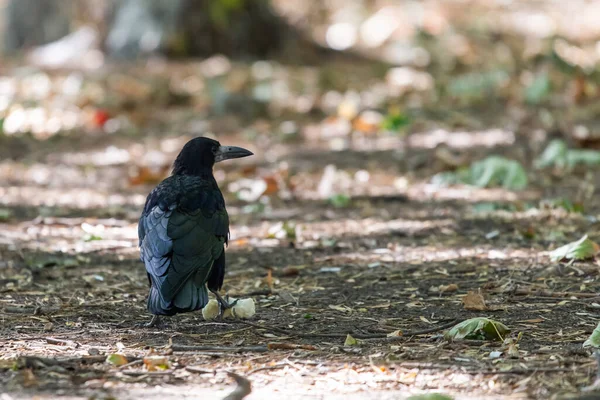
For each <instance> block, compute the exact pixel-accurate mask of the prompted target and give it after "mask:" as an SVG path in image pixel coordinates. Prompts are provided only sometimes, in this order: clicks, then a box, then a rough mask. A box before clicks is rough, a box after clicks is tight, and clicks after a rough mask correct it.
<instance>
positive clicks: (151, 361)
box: [144, 356, 169, 372]
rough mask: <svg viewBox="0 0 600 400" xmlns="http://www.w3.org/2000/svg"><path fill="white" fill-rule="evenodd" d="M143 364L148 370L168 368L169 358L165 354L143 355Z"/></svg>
mask: <svg viewBox="0 0 600 400" xmlns="http://www.w3.org/2000/svg"><path fill="white" fill-rule="evenodd" d="M144 365H145V366H146V369H147V370H148V371H151V372H152V371H157V370H165V369H169V359H168V358H167V357H165V356H148V357H144Z"/></svg>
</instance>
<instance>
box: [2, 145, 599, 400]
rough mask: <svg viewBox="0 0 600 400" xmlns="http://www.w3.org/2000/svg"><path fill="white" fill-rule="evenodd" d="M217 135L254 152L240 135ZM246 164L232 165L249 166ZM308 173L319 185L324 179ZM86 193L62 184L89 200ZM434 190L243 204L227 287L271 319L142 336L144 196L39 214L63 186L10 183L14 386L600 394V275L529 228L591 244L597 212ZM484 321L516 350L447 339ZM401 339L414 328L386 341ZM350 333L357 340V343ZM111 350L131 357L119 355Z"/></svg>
mask: <svg viewBox="0 0 600 400" xmlns="http://www.w3.org/2000/svg"><path fill="white" fill-rule="evenodd" d="M220 139H221V141H222V142H223V143H236V144H239V143H240V141H241V142H242V144H244V143H243V139H241V138H239V137H236V136H223V137H221V138H220ZM56 146H57V148H58V147H60V146H61V143H60V141H59V142H58V144H57V145H56ZM303 150H304V149H303V148H302V146H300V147H298V146H295V147H294V152H295V153H296V154H304V156H301V157H300V156H297V157H291V156H290V157H288V156H285V155H282V156H281V157H282V158H281V160H285V162H287V163H288V164H289V168H290V169H295V167H296V165H295V163H298V165H300V164H302V162H304V163H309V164H310V166H311V167H310V170H312V169H314V170H319V169H321V170H322V169H323V167H324V166H323V165H321V164H322V163H323V162H327V163H330V162H333V163H335V164H337V165H340V164H343V163H349V164H351V163H352V162H353V161H352V157H355V158H357V160H354V162H356V163H358V164H360V160H361V159H364V158H366V157H367V156H369V155H370V154H368V153H369V152H365V154H362V153H361V152H354V151H340V152H336V153H331V154H330V155H329V156H330V157H333V158H332V160H324V159H323V157H322V156H321V155H320V154H319V153H316V152H312V153H311V152H309V151H306V152H303ZM40 151H42V152H47V154H49V155H48V156H42V157H41V158H42V159H44V158H45V157H55V158H56V157H60V156H61V154H60V153H57V152H56V151H57V150H54V149H49V148H48V146H44V149H43V150H42V149H41V148H40ZM80 151H82V152H83V153H84V154H85V153H86V150H81V149H80ZM90 151H91V150H90ZM470 151H473V152H476V151H477V150H476V149H472V150H470ZM309 154H312V155H309ZM332 154H333V155H332ZM88 156H90V155H89V154H88ZM262 157H264V155H262V156H261V155H260V154H257V158H258V159H259V160H260V158H262ZM337 157H339V159H338V158H337ZM335 160H339V162H337V163H336V162H335ZM388 162H389V158H388V157H381V158H379V160H375V161H373V162H371V163H370V170H371V176H372V178H371V180H372V181H373V180H375V178H378V179H380V181H381V184H380V185H381V187H378V185H377V184H376V183H373V184H372V185H371V186H370V187H369V188H368V191H369V192H377V191H378V189H380V190H381V191H385V189H386V183H385V178H386V175H387V174H390V173H391V172H390V170H389V169H386V167H385V164H386V163H388ZM253 163H256V161H247V162H246V163H244V165H245V166H246V167H248V166H251V165H253ZM233 164H234V163H230V165H227V166H226V168H227V169H228V170H234V169H236V168H237V167H236V166H234V165H233ZM46 167H47V168H49V169H50V171H53V169H54V168H57V167H56V165H54V166H53V165H51V163H50V164H49V165H46ZM65 168H66V167H65ZM123 168H125V166H124V167H123ZM298 168H299V170H298V172H297V174H298V175H306V176H307V179H306V180H307V181H308V177H309V176H311V173H310V170H302V167H298ZM400 170H401V167H397V170H396V171H393V173H391V174H392V175H395V174H396V173H397V172H399V171H400ZM113 172H115V173H117V171H113ZM51 173H54V172H51ZM119 173H121V174H123V176H126V174H127V172H126V171H120V172H119ZM230 173H231V174H235V172H234V171H230ZM122 179H125V178H122ZM317 181H318V179H317ZM566 182H567V183H565V184H568V182H571V181H570V180H568V181H566ZM71 184H74V181H70V182H67V181H65V182H63V186H64V187H57V188H56V189H55V190H57V191H59V192H61V193H63V195H64V194H65V193H69V191H70V190H73V191H75V189H71V188H69V186H70V185H71ZM223 185H224V184H223ZM150 186H151V185H150ZM427 187H428V186H427V184H420V185H419V184H415V185H411V186H410V188H408V189H402V188H400V189H397V190H395V191H396V193H395V194H391V193H388V194H382V195H378V196H377V195H368V194H367V193H365V194H363V195H356V196H355V198H354V199H353V200H352V201H351V204H348V205H346V206H345V207H343V208H339V207H338V208H336V207H333V206H331V205H330V204H329V203H327V202H325V201H316V200H311V199H308V198H301V196H297V197H295V198H292V199H287V200H276V201H273V203H272V204H270V205H269V209H268V212H267V211H262V212H251V213H248V212H247V211H244V207H245V206H246V204H245V203H242V202H241V201H240V200H235V199H230V202H229V211H230V215H231V220H232V238H231V243H230V246H229V247H228V249H227V261H228V273H227V277H226V283H225V287H224V292H226V293H228V294H230V295H231V296H233V297H244V298H245V297H252V298H253V299H254V300H255V301H256V305H257V313H256V315H255V316H254V317H253V318H252V319H250V320H248V321H245V320H241V321H240V320H234V321H231V320H223V321H216V322H215V321H210V322H207V321H204V320H203V318H202V316H201V313H200V312H197V313H193V314H185V315H178V316H176V317H173V318H169V319H168V321H166V324H165V326H164V327H161V328H145V327H139V326H138V324H142V323H144V322H147V321H148V320H149V316H148V315H147V313H146V310H145V296H146V294H147V279H146V277H145V272H144V269H143V266H142V264H141V263H140V261H139V259H138V250H137V247H136V219H135V217H136V215H137V212H139V209H140V207H141V201H143V196H144V195H145V193H146V192H147V191H148V186H147V185H141V186H133V187H132V188H131V189H129V190H127V191H120V190H119V191H114V192H111V191H109V190H107V191H103V190H101V189H98V190H94V189H93V188H90V189H89V192H81V193H83V194H82V195H81V196H80V197H75V195H73V196H71V197H69V199H70V200H71V201H72V202H75V203H77V202H78V201H90V203H89V205H88V206H85V205H84V206H80V208H79V209H78V208H77V205H74V206H73V208H70V207H69V205H68V204H62V205H60V206H56V207H49V210H46V212H47V213H49V214H52V213H53V212H55V213H59V214H60V215H59V216H56V217H54V216H49V217H39V218H36V219H33V220H32V219H31V215H33V214H31V212H32V211H31V208H35V207H38V206H39V202H40V201H41V202H42V203H43V202H44V197H46V196H55V195H54V194H49V193H46V194H42V195H41V198H40V197H35V196H30V197H28V198H17V197H16V196H17V194H16V189H15V190H14V193H12V194H11V193H10V190H9V191H8V192H9V193H7V192H5V194H4V195H5V196H6V197H5V199H6V203H7V204H8V205H7V208H8V209H9V210H11V211H12V212H13V214H14V217H12V218H11V219H10V220H9V221H7V222H5V223H3V224H2V227H1V231H2V243H3V245H2V249H1V252H2V253H1V254H2V270H1V273H2V276H1V278H2V280H1V282H2V285H3V287H2V292H3V296H2V300H1V301H2V307H3V308H2V321H1V329H2V330H1V337H2V343H3V344H2V345H1V348H0V351H1V353H0V354H1V356H2V358H3V359H4V361H2V363H3V364H2V365H3V366H4V368H5V369H4V372H3V373H2V378H1V379H2V386H4V387H5V388H6V390H7V392H8V393H10V394H11V396H12V397H13V398H29V396H31V395H33V394H34V393H35V394H37V396H38V397H37V398H51V397H54V396H55V395H57V394H61V395H64V396H66V398H119V399H126V398H140V397H144V398H177V397H184V398H188V397H189V398H197V397H200V396H202V397H203V398H211V399H212V398H222V397H223V396H224V393H226V392H227V391H229V390H232V388H233V387H234V383H233V381H232V380H231V378H230V377H229V376H228V375H226V372H227V371H231V372H235V373H237V374H239V375H240V376H243V377H245V378H246V379H247V380H249V381H250V382H251V383H252V393H251V394H250V396H249V397H248V398H249V399H252V398H256V399H258V398H265V397H266V396H272V395H285V396H286V397H289V398H328V399H330V398H378V399H380V398H403V397H406V396H408V395H409V394H414V393H420V392H429V391H436V392H440V393H445V394H448V395H455V396H456V398H479V399H482V398H494V399H499V398H528V397H534V398H542V397H543V398H548V397H550V395H551V394H552V395H554V396H556V395H559V394H563V395H567V394H573V393H575V392H577V391H579V390H580V389H581V388H582V387H584V386H587V385H590V384H591V383H592V382H593V380H594V377H595V374H596V369H597V365H596V362H595V360H594V359H593V358H592V357H590V353H589V352H588V351H586V350H583V349H582V347H581V344H582V342H583V341H584V340H585V339H586V338H587V337H588V336H589V334H590V333H591V332H592V330H593V329H594V327H595V325H596V320H597V318H598V317H597V314H596V310H595V309H596V308H597V307H599V306H598V305H597V304H596V303H595V301H596V300H597V299H598V297H597V293H598V292H600V288H599V287H598V286H599V284H598V282H597V279H596V277H597V267H596V265H595V263H594V262H593V261H592V262H585V261H584V262H578V263H576V264H573V265H570V266H569V265H566V264H559V263H556V262H551V261H550V259H549V258H548V256H547V254H546V250H548V243H549V241H548V239H547V238H545V237H544V234H539V235H532V236H528V235H527V234H526V232H528V229H531V228H532V227H533V229H535V230H538V231H540V232H554V234H555V235H558V234H560V233H563V234H564V235H566V237H569V238H577V235H578V234H582V233H589V234H590V235H593V233H594V230H593V229H594V227H595V221H593V220H591V219H590V218H586V217H584V216H582V215H581V214H569V213H567V212H566V211H564V210H562V209H532V210H529V211H510V212H509V211H505V210H498V211H489V212H483V211H481V212H480V211H476V210H475V211H474V208H473V203H479V204H481V201H482V200H481V199H486V198H494V199H499V202H500V203H502V199H503V196H504V198H505V200H506V204H515V203H516V202H517V199H518V198H525V199H526V200H525V201H528V202H535V201H537V199H539V198H542V194H543V193H542V192H541V191H540V190H535V189H532V190H529V191H526V192H521V193H518V194H515V193H509V192H505V191H502V190H499V189H475V188H468V187H460V188H454V189H450V188H446V189H443V190H436V191H433V192H428V190H427ZM25 189H26V187H25V186H22V187H21V188H20V190H22V191H24V190H25ZM388 189H389V187H388ZM554 189H556V188H554ZM39 190H40V191H42V192H44V191H45V190H50V189H46V188H39ZM307 191H308V188H307ZM75 193H78V192H77V191H75ZM10 196H15V198H14V199H13V200H14V202H13V203H11V201H12V200H11V199H12V198H11V197H10ZM111 196H112V197H118V196H122V197H123V198H124V199H125V200H124V202H123V203H122V204H120V205H119V207H118V209H116V210H115V209H109V208H107V207H101V206H98V205H96V204H95V202H97V203H98V204H100V203H102V202H103V201H110V200H107V198H110V197H111ZM94 199H95V200H94ZM511 199H512V201H511ZM88 207H89V208H92V209H89V208H88ZM113 208H114V207H113ZM51 211H52V212H51ZM86 214H90V216H83V217H82V216H81V215H86ZM92 215H94V216H92ZM279 222H282V223H285V224H286V226H292V225H296V229H295V231H294V233H293V234H291V233H289V232H285V230H284V232H283V234H279V233H278V229H279V230H281V229H282V228H277V226H278V225H277V224H278V223H279ZM86 223H87V224H89V225H90V226H97V225H99V224H102V225H103V226H104V230H103V231H102V232H101V233H98V235H101V236H102V237H101V238H97V239H98V240H89V238H88V237H86V231H85V229H87V230H88V231H89V230H90V228H89V227H88V226H87V225H85V224H86ZM273 227H275V228H273ZM269 229H271V233H269V232H268V231H269ZM288 231H289V229H288ZM273 232H275V233H273ZM490 232H492V233H491V234H490ZM87 234H89V233H87ZM44 249H46V250H44ZM48 249H55V250H54V251H51V250H48ZM58 249H62V250H63V251H60V250H58ZM453 284H454V285H456V286H454V287H452V286H451V285H453ZM469 291H473V292H476V293H477V292H481V293H482V294H483V295H484V297H485V299H486V304H487V309H486V310H484V311H469V310H466V309H465V306H464V304H463V301H462V298H463V296H465V295H466V294H467V293H468V292H469ZM480 316H486V317H489V318H492V319H494V320H498V321H501V322H502V323H504V324H505V325H507V326H508V327H510V328H511V329H512V334H511V337H515V338H516V337H517V335H518V334H522V337H521V338H520V340H519V341H518V346H519V348H518V350H519V351H518V357H515V358H509V357H508V356H507V355H506V352H504V353H503V355H501V356H499V357H497V358H493V357H491V356H490V355H491V354H493V352H495V351H505V350H506V348H505V347H503V345H502V343H500V342H493V341H475V340H470V341H466V342H454V343H450V342H448V341H446V340H444V339H443V338H442V335H443V333H444V332H445V331H446V330H447V329H448V328H449V327H450V326H451V325H452V324H454V323H457V322H459V321H461V320H464V319H467V318H471V317H480ZM397 330H400V331H401V332H402V336H399V337H398V336H397V337H393V338H387V337H386V335H387V334H388V333H390V332H394V331H397ZM347 334H350V335H352V336H353V337H354V338H356V339H357V340H358V344H356V345H352V346H345V345H344V343H345V340H346V335H347ZM177 346H200V347H197V348H196V349H194V348H191V349H186V348H181V347H179V348H178V347H177ZM204 346H206V347H204ZM113 353H120V354H123V355H124V356H125V357H126V358H127V361H128V362H130V363H131V364H128V365H126V366H124V367H116V366H114V365H111V364H110V363H106V362H105V360H106V357H107V355H110V354H113ZM149 354H153V355H165V356H166V357H167V359H168V363H169V366H170V368H168V369H166V370H164V371H163V370H159V371H155V372H148V371H147V370H146V367H144V365H143V363H142V361H141V360H142V359H143V357H144V356H147V355H149ZM15 357H16V358H15Z"/></svg>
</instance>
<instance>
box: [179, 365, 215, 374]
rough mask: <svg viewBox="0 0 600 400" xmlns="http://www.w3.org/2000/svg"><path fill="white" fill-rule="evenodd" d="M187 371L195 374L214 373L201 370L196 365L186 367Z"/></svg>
mask: <svg viewBox="0 0 600 400" xmlns="http://www.w3.org/2000/svg"><path fill="white" fill-rule="evenodd" d="M185 370H186V371H188V372H195V373H196V374H212V373H214V371H210V370H208V369H203V368H199V367H197V366H195V365H188V366H187V367H185Z"/></svg>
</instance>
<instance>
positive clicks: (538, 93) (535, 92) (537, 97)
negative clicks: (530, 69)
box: [525, 73, 552, 104]
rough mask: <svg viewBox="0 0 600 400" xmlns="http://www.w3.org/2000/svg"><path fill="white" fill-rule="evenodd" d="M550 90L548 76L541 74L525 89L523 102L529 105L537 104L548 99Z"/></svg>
mask: <svg viewBox="0 0 600 400" xmlns="http://www.w3.org/2000/svg"><path fill="white" fill-rule="evenodd" d="M551 89H552V86H551V84H550V78H549V77H548V74H547V73H542V74H541V75H538V76H537V77H536V78H535V79H534V80H533V82H531V84H530V85H529V86H527V87H526V88H525V101H526V102H527V103H529V104H539V103H541V102H542V101H544V100H545V99H546V98H547V97H548V95H549V94H550V91H551Z"/></svg>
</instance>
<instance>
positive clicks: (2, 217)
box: [0, 208, 12, 222]
mask: <svg viewBox="0 0 600 400" xmlns="http://www.w3.org/2000/svg"><path fill="white" fill-rule="evenodd" d="M10 217H12V211H10V210H9V209H8V208H0V222H5V221H8V220H9V219H10Z"/></svg>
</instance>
